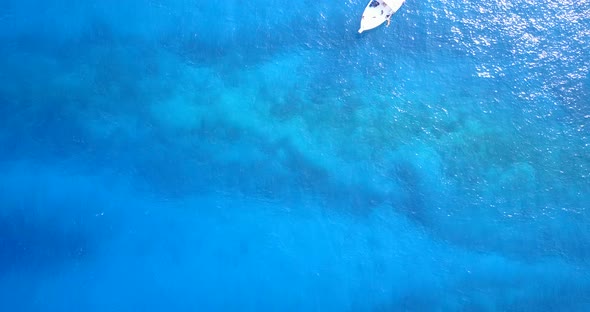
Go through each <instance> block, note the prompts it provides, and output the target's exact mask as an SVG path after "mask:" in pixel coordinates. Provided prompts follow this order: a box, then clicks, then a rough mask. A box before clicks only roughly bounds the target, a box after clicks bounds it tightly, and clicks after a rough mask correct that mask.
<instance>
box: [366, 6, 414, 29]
mask: <svg viewBox="0 0 590 312" xmlns="http://www.w3.org/2000/svg"><path fill="white" fill-rule="evenodd" d="M404 1H405V0H370V1H369V4H367V7H366V8H365V11H364V12H363V17H362V19H361V28H360V29H359V34H360V33H362V32H363V31H365V30H369V29H373V28H375V27H377V26H379V25H381V24H383V23H385V22H387V26H389V21H390V19H391V16H392V15H393V14H394V13H395V12H397V10H399V8H400V7H401V6H402V4H403V3H404Z"/></svg>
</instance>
